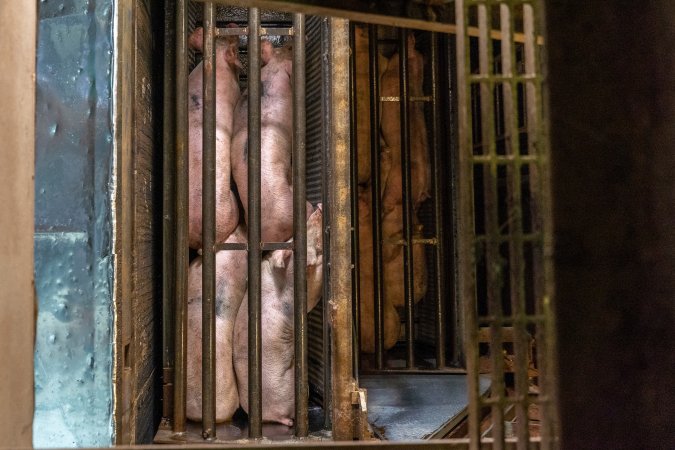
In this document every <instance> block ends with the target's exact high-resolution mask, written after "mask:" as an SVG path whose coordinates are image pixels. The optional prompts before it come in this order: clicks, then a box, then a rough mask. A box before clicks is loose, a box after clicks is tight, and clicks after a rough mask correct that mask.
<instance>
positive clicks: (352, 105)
mask: <svg viewBox="0 0 675 450" xmlns="http://www.w3.org/2000/svg"><path fill="white" fill-rule="evenodd" d="M355 43H356V31H355V28H354V24H353V23H351V24H350V25H349V44H350V50H351V52H350V58H349V113H350V115H349V137H350V140H351V153H350V161H349V162H350V164H351V173H350V182H351V188H352V196H351V201H352V266H353V270H352V299H353V304H352V309H353V311H354V314H353V317H354V327H353V328H354V332H353V335H354V342H353V353H354V367H353V370H352V371H353V375H354V378H355V379H356V380H357V382H358V379H359V363H360V360H361V353H360V350H361V292H360V291H359V290H360V289H361V264H360V248H359V245H360V244H359V196H358V180H359V175H358V174H359V166H358V160H359V158H358V148H359V147H358V146H359V143H358V141H357V132H356V128H357V126H358V119H359V117H358V115H357V111H356V103H357V100H356V48H355V47H356V46H355Z"/></svg>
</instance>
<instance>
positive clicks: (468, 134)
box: [455, 0, 481, 450]
mask: <svg viewBox="0 0 675 450" xmlns="http://www.w3.org/2000/svg"><path fill="white" fill-rule="evenodd" d="M467 13H468V11H467V10H466V8H465V6H464V0H456V2H455V17H456V21H457V26H458V32H457V38H456V46H457V52H456V56H457V100H458V101H457V105H458V106H457V119H458V125H459V130H458V131H459V151H458V153H459V155H458V160H459V161H458V165H459V168H458V171H457V190H458V212H457V265H458V277H457V281H458V294H459V297H460V306H461V308H462V317H463V320H464V349H465V350H464V351H465V362H466V369H467V388H468V393H469V405H468V410H469V427H468V428H469V429H468V437H469V448H470V449H471V450H478V448H479V447H480V431H481V430H480V421H481V404H480V389H479V384H478V374H479V368H478V326H477V324H476V272H475V270H476V268H475V265H474V258H475V247H474V242H473V238H474V211H473V166H472V163H471V156H472V154H473V145H472V130H471V116H470V113H471V110H470V102H471V86H470V85H469V83H468V82H467V76H468V75H469V74H470V72H471V63H470V55H469V39H468V33H467V27H468V17H467V16H468V14H467Z"/></svg>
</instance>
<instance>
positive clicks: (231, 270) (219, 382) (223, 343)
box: [186, 225, 248, 422]
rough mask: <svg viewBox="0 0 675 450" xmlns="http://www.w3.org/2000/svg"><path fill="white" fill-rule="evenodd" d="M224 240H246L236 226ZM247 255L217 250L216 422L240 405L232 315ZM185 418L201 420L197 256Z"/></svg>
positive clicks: (239, 296) (191, 285)
mask: <svg viewBox="0 0 675 450" xmlns="http://www.w3.org/2000/svg"><path fill="white" fill-rule="evenodd" d="M226 242H227V243H245V242H247V237H246V231H245V229H244V227H243V226H242V225H239V226H238V227H237V228H236V229H235V231H234V232H233V233H232V234H230V236H229V237H228V238H227V240H226ZM247 277H248V271H247V254H246V251H242V250H221V251H219V252H218V253H216V422H225V421H227V420H230V419H231V418H232V415H233V414H234V412H235V411H236V409H237V408H238V407H239V395H238V393H237V385H236V380H235V375H234V368H233V364H232V341H233V332H234V325H235V318H236V316H237V312H238V310H239V305H240V304H241V302H242V299H243V298H244V294H245V293H246V280H247ZM187 332H188V335H187V392H186V414H187V417H188V419H190V420H196V421H200V420H201V419H202V260H201V257H197V258H196V259H195V260H194V261H193V262H192V264H190V269H189V272H188V328H187Z"/></svg>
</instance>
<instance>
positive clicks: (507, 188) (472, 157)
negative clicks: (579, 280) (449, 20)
mask: <svg viewBox="0 0 675 450" xmlns="http://www.w3.org/2000/svg"><path fill="white" fill-rule="evenodd" d="M539 7H540V3H539V2H537V1H533V2H522V1H501V2H491V1H463V0H458V1H457V2H456V17H457V22H458V34H457V66H458V75H457V77H458V81H457V84H458V103H459V172H458V177H459V178H458V190H459V192H458V199H459V214H458V229H459V236H458V257H459V258H458V264H459V273H460V277H459V293H460V297H461V300H462V307H463V309H464V320H465V327H466V334H465V339H466V342H465V352H466V365H467V371H468V374H469V392H470V394H469V395H470V406H469V408H470V410H469V419H470V420H469V435H470V438H471V447H472V448H479V446H480V442H481V441H482V440H484V439H485V438H488V437H489V438H490V440H491V441H492V442H493V443H494V444H493V445H494V448H503V446H504V445H505V444H504V443H505V442H506V441H505V440H506V438H515V439H516V442H517V444H516V445H517V448H528V442H529V441H530V439H531V438H532V436H531V435H530V424H529V419H528V411H529V409H530V405H538V407H539V410H540V414H541V428H540V434H541V436H540V439H541V445H542V447H543V448H551V447H555V446H556V444H555V438H556V436H557V434H556V432H555V423H556V420H555V413H554V408H553V404H554V393H553V389H552V381H553V380H552V377H553V371H552V364H553V362H552V358H551V349H552V348H551V347H552V345H553V319H552V316H551V294H552V286H551V283H552V270H551V242H550V237H551V225H550V216H549V214H550V205H549V185H548V183H549V178H548V148H547V140H546V136H545V132H544V116H543V112H542V100H541V92H542V79H543V78H542V75H541V69H540V67H541V47H540V46H539V45H538V43H537V39H538V38H537V34H539V33H541V29H540V27H539V22H538V21H537V20H535V12H538V10H539ZM535 10H536V11H535ZM470 26H477V29H478V33H477V34H478V36H477V37H471V36H470V35H471V34H475V33H471V32H470V29H469V28H470ZM494 30H499V33H498V34H499V39H495V38H494V36H495V33H494V32H493V31H494ZM518 53H521V54H522V56H523V63H522V64H518V62H519V59H518V57H517V54H518ZM530 336H534V337H535V343H536V344H535V345H536V347H535V348H536V353H537V360H536V361H531V360H530V358H531V354H532V353H531V339H530ZM509 341H511V342H512V343H513V350H512V352H511V353H512V354H513V361H512V368H511V370H512V371H513V372H514V378H515V380H514V385H513V389H506V383H505V375H504V372H505V358H504V351H503V349H504V346H505V344H506V343H507V342H509ZM481 342H484V343H487V344H489V346H488V349H489V350H487V351H486V350H485V347H481V346H480V343H481ZM481 361H486V362H487V364H488V365H489V368H490V373H491V378H492V389H491V395H490V397H489V398H487V399H482V398H481V397H480V395H479V391H478V374H479V372H480V369H481ZM483 407H489V408H490V410H491V423H492V426H491V430H490V432H489V434H485V433H483V434H481V430H480V417H481V415H480V412H481V408H483ZM510 410H514V411H515V430H511V425H514V424H513V423H512V422H510V421H507V418H508V411H510ZM537 439H539V437H537Z"/></svg>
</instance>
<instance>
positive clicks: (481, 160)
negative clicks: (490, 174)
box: [471, 155, 540, 164]
mask: <svg viewBox="0 0 675 450" xmlns="http://www.w3.org/2000/svg"><path fill="white" fill-rule="evenodd" d="M471 161H472V162H473V163H474V164H492V163H493V162H494V163H495V164H508V163H513V162H518V163H521V164H538V163H539V162H540V159H539V158H538V157H536V156H532V155H519V156H517V155H473V156H472V157H471Z"/></svg>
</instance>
